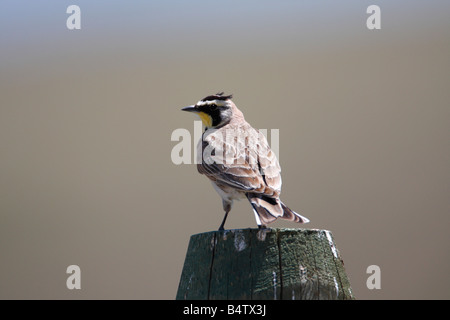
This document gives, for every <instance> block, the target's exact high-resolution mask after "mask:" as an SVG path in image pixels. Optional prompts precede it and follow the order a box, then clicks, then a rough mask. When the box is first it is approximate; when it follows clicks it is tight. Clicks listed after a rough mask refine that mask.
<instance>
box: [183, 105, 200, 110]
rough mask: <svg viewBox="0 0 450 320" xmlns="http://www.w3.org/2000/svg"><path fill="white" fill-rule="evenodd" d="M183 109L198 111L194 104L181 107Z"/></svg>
mask: <svg viewBox="0 0 450 320" xmlns="http://www.w3.org/2000/svg"><path fill="white" fill-rule="evenodd" d="M181 110H183V111H187V112H197V111H198V110H197V108H196V107H195V106H194V105H192V106H187V107H184V108H183V109H181Z"/></svg>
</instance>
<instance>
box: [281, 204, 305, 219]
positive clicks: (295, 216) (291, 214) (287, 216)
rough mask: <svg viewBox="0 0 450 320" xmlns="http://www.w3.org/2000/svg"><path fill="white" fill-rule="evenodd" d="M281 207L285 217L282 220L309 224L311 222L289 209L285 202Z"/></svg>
mask: <svg viewBox="0 0 450 320" xmlns="http://www.w3.org/2000/svg"><path fill="white" fill-rule="evenodd" d="M281 207H282V208H283V216H282V217H281V218H283V219H286V220H290V221H294V222H297V223H308V222H309V219H308V218H306V217H304V216H302V215H301V214H298V213H297V212H295V211H293V210H291V209H289V208H288V207H287V206H286V205H285V204H284V203H283V202H281Z"/></svg>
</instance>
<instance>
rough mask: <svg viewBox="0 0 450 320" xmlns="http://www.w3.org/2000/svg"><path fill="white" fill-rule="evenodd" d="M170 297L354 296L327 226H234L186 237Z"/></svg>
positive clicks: (279, 297) (288, 297) (350, 297)
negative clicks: (185, 248) (180, 267)
mask: <svg viewBox="0 0 450 320" xmlns="http://www.w3.org/2000/svg"><path fill="white" fill-rule="evenodd" d="M176 299H178V300H181V299H189V300H195V299H202V300H206V299H222V300H233V299H239V300H246V299H248V300H252V299H253V300H257V299H275V300H282V299H283V300H287V299H295V300H306V299H354V296H353V293H352V291H351V287H350V282H349V280H348V277H347V275H346V273H345V270H344V263H343V261H342V259H341V257H340V254H339V251H338V250H337V248H336V245H335V243H334V239H333V237H332V235H331V232H330V231H327V230H312V229H261V230H260V229H236V230H225V231H212V232H206V233H200V234H196V235H193V236H191V239H190V241H189V247H188V251H187V254H186V259H185V262H184V267H183V271H182V274H181V279H180V283H179V287H178V292H177V296H176Z"/></svg>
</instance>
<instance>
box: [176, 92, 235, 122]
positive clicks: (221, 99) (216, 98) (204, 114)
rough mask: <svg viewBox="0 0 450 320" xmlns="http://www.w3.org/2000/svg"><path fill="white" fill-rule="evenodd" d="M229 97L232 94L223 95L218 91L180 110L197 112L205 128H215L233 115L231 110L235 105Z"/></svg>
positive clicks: (228, 120)
mask: <svg viewBox="0 0 450 320" xmlns="http://www.w3.org/2000/svg"><path fill="white" fill-rule="evenodd" d="M231 98H232V95H229V96H225V95H224V94H223V92H220V93H217V94H214V95H211V96H207V97H205V98H203V99H202V100H200V101H199V102H197V103H196V104H195V105H192V106H188V107H185V108H183V109H181V110H183V111H188V112H194V113H196V114H198V116H199V117H200V119H201V120H202V122H203V124H204V125H205V127H206V128H217V127H221V126H223V125H226V124H227V123H229V122H230V120H231V118H232V117H233V110H234V109H235V108H236V107H235V106H234V104H233V102H232V101H231Z"/></svg>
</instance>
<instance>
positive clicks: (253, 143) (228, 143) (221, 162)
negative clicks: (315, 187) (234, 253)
mask: <svg viewBox="0 0 450 320" xmlns="http://www.w3.org/2000/svg"><path fill="white" fill-rule="evenodd" d="M232 98H233V95H225V94H224V92H219V93H216V94H213V95H209V96H207V97H205V98H203V99H201V100H200V101H198V102H197V103H196V104H195V105H190V106H187V107H184V108H182V109H181V110H183V111H186V112H192V113H195V114H197V115H198V116H199V117H200V119H201V120H202V123H203V125H204V126H205V130H204V132H203V134H202V138H201V139H200V141H199V142H198V145H197V157H198V158H197V159H199V161H197V170H198V172H199V173H200V174H202V175H205V176H206V177H207V178H209V179H210V180H211V182H212V185H213V187H214V189H215V190H216V191H217V193H218V194H219V195H220V196H221V198H222V205H223V210H224V211H225V216H224V217H223V220H222V223H221V224H220V226H219V231H223V230H225V221H226V220H227V217H228V214H229V212H230V211H231V208H232V206H233V202H234V200H241V199H247V200H248V201H249V202H250V205H251V207H252V209H253V213H254V215H255V220H256V224H257V225H258V228H259V229H264V228H267V225H268V224H269V223H272V222H274V221H275V220H276V219H277V218H281V219H285V220H289V221H293V222H297V223H308V222H309V219H308V218H306V217H304V216H302V215H300V214H298V213H297V212H295V211H293V210H291V209H290V208H289V207H288V206H286V205H285V204H284V203H283V202H282V201H281V200H280V193H281V184H282V181H281V175H280V172H281V168H280V164H279V162H278V159H277V157H276V155H275V153H274V152H273V151H272V150H271V148H270V146H269V144H268V143H267V139H266V137H265V136H264V134H262V133H261V132H260V131H258V130H256V129H254V128H253V127H252V126H251V125H250V124H249V123H248V122H247V121H246V120H245V118H244V115H243V113H242V112H241V111H240V110H239V109H238V108H237V107H236V105H235V104H234V102H233V101H232V100H231V99H232Z"/></svg>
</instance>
